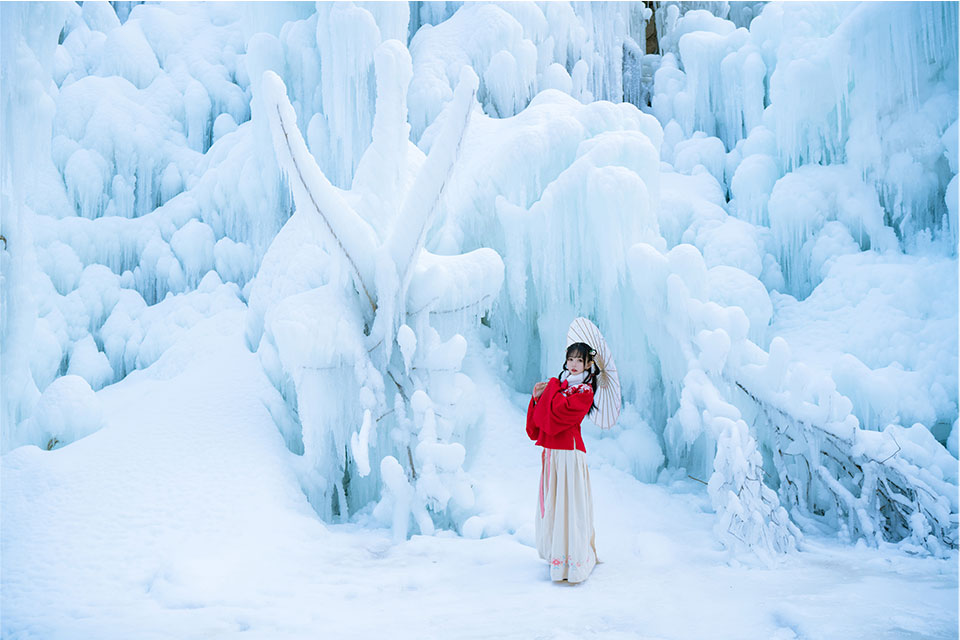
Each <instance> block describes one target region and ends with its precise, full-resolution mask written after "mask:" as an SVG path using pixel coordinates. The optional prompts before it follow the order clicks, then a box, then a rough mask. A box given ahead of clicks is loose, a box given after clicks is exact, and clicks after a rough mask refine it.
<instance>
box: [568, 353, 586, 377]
mask: <svg viewBox="0 0 960 640" xmlns="http://www.w3.org/2000/svg"><path fill="white" fill-rule="evenodd" d="M583 367H584V362H583V358H581V357H580V356H578V355H576V354H573V355H571V356H567V371H569V372H570V373H571V374H572V375H576V374H578V373H581V372H582V371H583Z"/></svg>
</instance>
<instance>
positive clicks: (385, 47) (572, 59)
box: [0, 2, 960, 558]
mask: <svg viewBox="0 0 960 640" xmlns="http://www.w3.org/2000/svg"><path fill="white" fill-rule="evenodd" d="M2 11H3V21H2V28H3V33H2V38H0V45H2V55H0V64H2V65H3V75H4V78H9V81H8V82H6V84H5V86H4V91H3V96H2V99H3V103H2V106H3V109H2V124H3V134H4V140H5V147H4V150H3V153H4V160H5V162H4V166H3V172H2V175H0V180H2V187H3V188H2V192H0V204H2V207H0V210H2V218H0V223H2V235H3V243H2V244H3V250H2V255H0V257H2V263H0V278H2V287H0V304H2V314H0V316H2V331H0V338H2V354H3V365H4V366H3V394H2V422H3V429H2V446H0V450H2V451H3V452H7V451H10V450H11V449H13V448H16V447H19V446H21V445H30V444H32V445H36V446H39V447H41V448H56V447H62V446H67V445H69V444H70V442H72V441H74V440H76V439H78V438H81V437H84V436H85V435H87V434H89V433H91V432H92V431H94V430H96V429H98V428H99V427H100V425H102V423H103V417H102V416H101V415H100V414H99V413H98V411H99V409H98V406H99V405H98V402H97V400H98V394H100V393H101V392H102V391H101V390H103V389H104V388H109V387H110V386H111V385H112V384H114V383H116V382H118V381H120V380H122V379H123V378H124V377H126V376H128V375H129V374H131V373H132V372H133V371H135V370H138V369H145V368H147V367H150V366H151V365H154V364H155V363H157V362H159V361H160V360H161V358H162V356H163V354H164V353H165V352H168V350H170V349H171V348H172V347H174V346H175V345H176V344H177V342H178V340H179V339H180V338H181V337H182V336H183V335H185V332H188V331H190V330H191V328H192V327H195V326H197V325H198V324H200V323H201V322H202V321H204V320H205V319H207V318H210V317H212V316H215V315H216V314H218V313H221V312H225V311H229V312H232V313H233V312H243V313H244V314H245V324H246V327H245V328H246V338H247V347H248V348H249V349H250V350H251V351H253V352H256V354H257V356H258V360H259V362H260V366H262V368H263V370H264V372H265V373H266V375H267V377H268V378H269V379H270V381H271V382H272V384H273V385H274V387H276V389H277V390H278V391H279V392H280V394H281V396H282V397H283V399H284V403H282V404H279V403H277V404H271V407H270V410H271V416H272V418H273V420H274V421H275V423H276V425H277V428H278V430H279V431H280V433H281V434H282V435H283V438H284V441H285V442H286V445H287V448H288V449H289V450H290V451H292V452H293V454H294V455H293V456H292V457H291V460H293V463H292V464H293V465H294V467H295V470H296V473H297V477H298V478H299V480H300V483H301V486H302V487H303V489H304V492H305V493H306V494H307V495H308V497H309V499H310V501H311V504H312V505H313V507H314V509H315V510H316V511H317V513H318V514H320V516H321V517H323V518H324V519H328V520H329V519H337V518H339V519H344V520H345V519H348V518H351V517H354V516H356V515H357V514H358V513H360V514H367V513H368V512H369V514H372V516H373V517H374V518H375V519H376V520H377V521H378V522H380V523H381V524H383V525H385V526H391V527H392V528H393V530H394V535H395V536H396V537H397V539H402V538H405V537H407V536H408V535H410V534H411V533H417V532H420V533H431V532H433V533H435V532H436V531H437V530H439V529H444V528H454V529H457V530H458V531H460V532H462V533H464V534H465V535H483V534H484V533H483V532H484V531H485V530H486V529H485V526H486V525H484V523H485V522H488V521H490V519H489V518H487V517H486V515H484V514H477V513H475V508H474V490H475V487H474V486H472V484H471V483H472V482H473V480H472V479H471V476H470V467H471V461H472V458H471V456H472V453H473V451H474V449H475V445H476V443H477V441H478V439H482V438H483V434H480V433H477V432H476V430H475V429H474V428H473V427H474V426H475V425H476V424H477V423H478V421H479V411H480V409H479V406H480V403H479V402H478V398H479V396H480V394H481V393H482V391H481V390H479V389H478V388H477V385H476V384H475V383H474V381H473V380H471V378H470V376H468V375H467V374H466V373H465V369H466V365H465V363H466V362H468V361H469V360H470V359H471V358H472V357H476V356H477V354H478V353H480V352H482V351H483V350H484V349H487V348H491V349H495V350H499V352H500V353H502V354H504V358H505V363H506V364H505V368H506V371H504V372H499V373H502V375H503V377H504V381H505V382H506V383H508V384H510V385H512V386H514V387H515V388H521V389H527V388H528V387H530V385H531V383H532V382H533V381H534V380H537V379H541V378H542V377H544V376H546V375H554V374H555V373H556V371H557V370H559V364H560V363H559V361H558V355H557V354H558V353H559V352H560V351H561V350H562V347H563V336H564V333H565V328H566V324H567V323H568V322H569V320H570V318H572V317H575V316H578V315H584V316H588V317H591V319H593V320H594V321H595V322H596V323H597V324H598V325H599V326H600V327H601V328H602V329H603V331H604V333H605V335H606V336H607V339H608V341H609V342H610V344H611V346H612V347H613V348H614V349H615V351H616V352H617V362H618V364H619V366H620V368H621V376H622V383H623V389H624V400H625V410H624V414H623V415H624V421H623V424H621V425H620V426H618V427H617V428H616V429H614V430H613V431H612V432H610V433H599V432H598V431H597V432H591V433H588V435H589V436H590V437H591V438H592V440H591V442H593V443H595V445H593V450H595V452H596V455H598V456H599V457H601V458H603V459H605V460H608V461H611V462H612V463H613V464H615V465H616V466H618V467H619V468H622V469H625V470H628V471H630V472H631V473H633V474H634V475H636V476H637V477H639V478H641V479H643V480H645V481H654V480H655V479H656V477H657V474H658V472H659V471H661V470H662V469H663V468H668V469H683V470H685V471H686V472H687V474H688V475H691V476H693V477H695V478H697V479H700V480H702V481H703V482H705V483H707V484H708V488H707V492H708V494H709V496H710V500H711V502H712V504H713V507H714V509H715V510H716V512H717V521H716V522H717V526H716V531H717V535H718V537H719V538H720V539H721V540H723V541H724V543H725V544H726V545H728V546H729V547H730V548H731V549H738V548H740V547H741V546H744V545H745V546H747V547H750V548H752V549H755V550H756V551H757V552H758V553H759V554H761V555H763V556H764V557H768V558H769V557H772V554H773V553H775V552H779V551H784V550H789V549H792V548H794V547H795V545H796V543H797V541H798V540H800V539H801V537H802V533H801V531H803V532H807V531H809V532H824V531H828V532H833V533H836V534H837V535H840V536H841V537H846V538H849V539H854V538H863V539H865V540H867V541H868V542H870V543H872V544H878V545H879V544H885V543H887V542H895V543H897V544H900V545H901V546H903V548H905V549H906V550H908V551H917V550H921V549H925V550H927V551H929V552H932V553H941V552H942V551H943V550H944V549H947V548H955V547H956V546H957V534H956V531H957V512H958V504H957V491H956V488H957V474H956V454H957V438H958V435H957V431H958V430H957V407H958V392H957V317H958V312H957V277H956V265H957V240H958V228H960V223H958V221H957V220H958V217H957V211H958V205H957V191H958V189H957V166H958V162H957V152H958V144H957V135H958V134H957V96H958V86H957V69H958V40H957V19H958V18H957V14H958V11H957V5H956V4H955V3H926V2H921V3H869V2H868V3H810V4H807V3H772V2H771V3H758V2H757V3H755V2H746V3H726V2H720V3H708V2H694V3H677V2H660V3H655V5H654V7H653V10H651V9H650V8H647V7H644V6H643V5H642V4H641V3H562V2H557V3H545V4H541V5H537V4H533V3H500V4H494V3H464V4H462V5H461V4H460V3H456V2H436V3H432V2H428V3H412V4H409V5H408V4H406V3H353V2H347V3H336V4H324V3H320V4H318V5H312V4H306V3H274V4H273V5H271V6H270V7H269V8H265V7H263V6H261V5H260V4H259V3H251V4H248V5H241V6H235V5H230V4H223V5H219V4H209V5H202V6H193V5H182V4H176V3H174V4H162V3H161V4H149V5H133V4H127V3H114V4H113V5H111V4H106V3H93V2H87V3H84V4H83V6H82V7H81V6H77V5H73V4H66V3H64V4H49V5H48V4H39V3H38V4H23V5H20V4H11V5H4V6H3V7H2ZM650 23H652V24H650ZM648 24H649V25H650V30H648V28H647V27H648ZM648 31H651V32H655V34H656V41H657V43H658V49H657V51H649V52H648V49H647V42H648V41H647V35H648ZM27 168H29V171H28V170H27ZM585 428H586V429H588V430H589V429H590V428H591V427H589V425H588V426H586V427H585ZM373 504H376V507H372V506H371V507H370V509H367V507H368V506H370V505H373Z"/></svg>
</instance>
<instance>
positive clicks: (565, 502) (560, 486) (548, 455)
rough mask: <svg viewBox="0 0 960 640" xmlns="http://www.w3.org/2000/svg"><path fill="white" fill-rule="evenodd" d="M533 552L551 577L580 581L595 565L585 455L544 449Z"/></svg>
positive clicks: (553, 578)
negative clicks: (542, 560) (535, 548)
mask: <svg viewBox="0 0 960 640" xmlns="http://www.w3.org/2000/svg"><path fill="white" fill-rule="evenodd" d="M536 523H537V525H536V531H537V551H538V552H539V553H540V557H541V558H543V559H544V560H546V561H547V562H548V563H549V565H550V578H551V579H552V580H556V581H561V580H566V581H568V582H582V581H584V580H586V579H587V577H588V576H589V575H590V572H591V571H593V567H594V565H596V564H597V547H596V543H595V541H594V530H593V498H592V494H591V492H590V472H589V470H588V469H587V454H585V453H584V452H583V451H579V450H577V449H572V450H571V449H544V450H543V454H542V467H541V471H540V499H539V500H538V504H537V515H536Z"/></svg>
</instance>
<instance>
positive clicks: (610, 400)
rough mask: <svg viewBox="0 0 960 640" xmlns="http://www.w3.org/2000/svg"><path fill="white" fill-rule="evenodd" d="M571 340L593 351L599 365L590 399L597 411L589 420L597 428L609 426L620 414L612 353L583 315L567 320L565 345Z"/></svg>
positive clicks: (618, 377)
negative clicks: (593, 392)
mask: <svg viewBox="0 0 960 640" xmlns="http://www.w3.org/2000/svg"><path fill="white" fill-rule="evenodd" d="M574 342H585V343H587V344H588V345H590V346H591V347H593V349H594V351H596V352H597V354H596V355H595V356H594V362H595V363H596V365H597V366H598V367H599V368H600V374H599V375H598V376H597V395H596V397H595V398H594V399H593V402H594V404H595V405H597V410H596V411H595V412H594V413H593V414H591V415H590V419H591V420H592V421H593V422H594V424H596V425H597V426H598V427H600V428H601V429H609V428H610V427H612V426H613V425H614V424H616V422H617V418H619V417H620V376H619V375H618V374H617V365H615V364H614V363H613V354H612V353H611V352H610V347H608V346H607V341H606V340H604V339H603V334H601V333H600V329H598V328H597V325H595V324H593V323H592V322H590V321H589V320H587V319H586V318H577V319H576V320H574V321H573V322H571V323H570V328H569V329H568V330H567V346H568V347H569V346H570V345H571V344H573V343H574Z"/></svg>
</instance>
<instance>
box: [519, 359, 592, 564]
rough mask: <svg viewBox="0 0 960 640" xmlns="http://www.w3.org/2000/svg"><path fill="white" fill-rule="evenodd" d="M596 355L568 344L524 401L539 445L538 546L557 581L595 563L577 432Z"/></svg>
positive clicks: (587, 485) (533, 437)
mask: <svg viewBox="0 0 960 640" xmlns="http://www.w3.org/2000/svg"><path fill="white" fill-rule="evenodd" d="M595 355H596V351H595V350H594V349H593V348H591V347H590V345H588V344H586V343H583V342H575V343H574V344H571V345H570V346H569V347H567V357H566V362H565V363H564V366H563V371H562V372H561V373H560V376H559V377H557V378H550V380H549V381H548V382H538V383H537V384H536V385H535V386H534V388H533V397H532V398H530V405H529V406H528V407H527V435H528V436H530V439H531V440H534V441H535V442H536V443H537V445H539V446H541V447H543V453H542V455H541V472H540V498H539V504H538V508H537V515H536V531H537V551H538V552H539V553H540V557H541V558H543V559H545V560H546V561H547V562H548V563H549V565H550V578H551V579H553V580H555V581H558V582H559V581H564V580H565V581H568V582H582V581H584V580H586V579H587V577H588V576H589V575H590V572H591V571H593V567H594V565H596V563H597V550H596V545H595V543H594V530H593V499H592V497H591V492H590V473H589V470H588V469H587V455H586V451H587V450H586V447H585V446H584V444H583V438H582V437H581V435H580V423H581V422H582V421H583V418H584V417H585V416H586V415H587V414H588V413H589V412H590V411H594V410H595V407H594V405H593V396H594V394H595V393H596V390H597V369H596V366H595V365H594V361H593V356H595Z"/></svg>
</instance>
